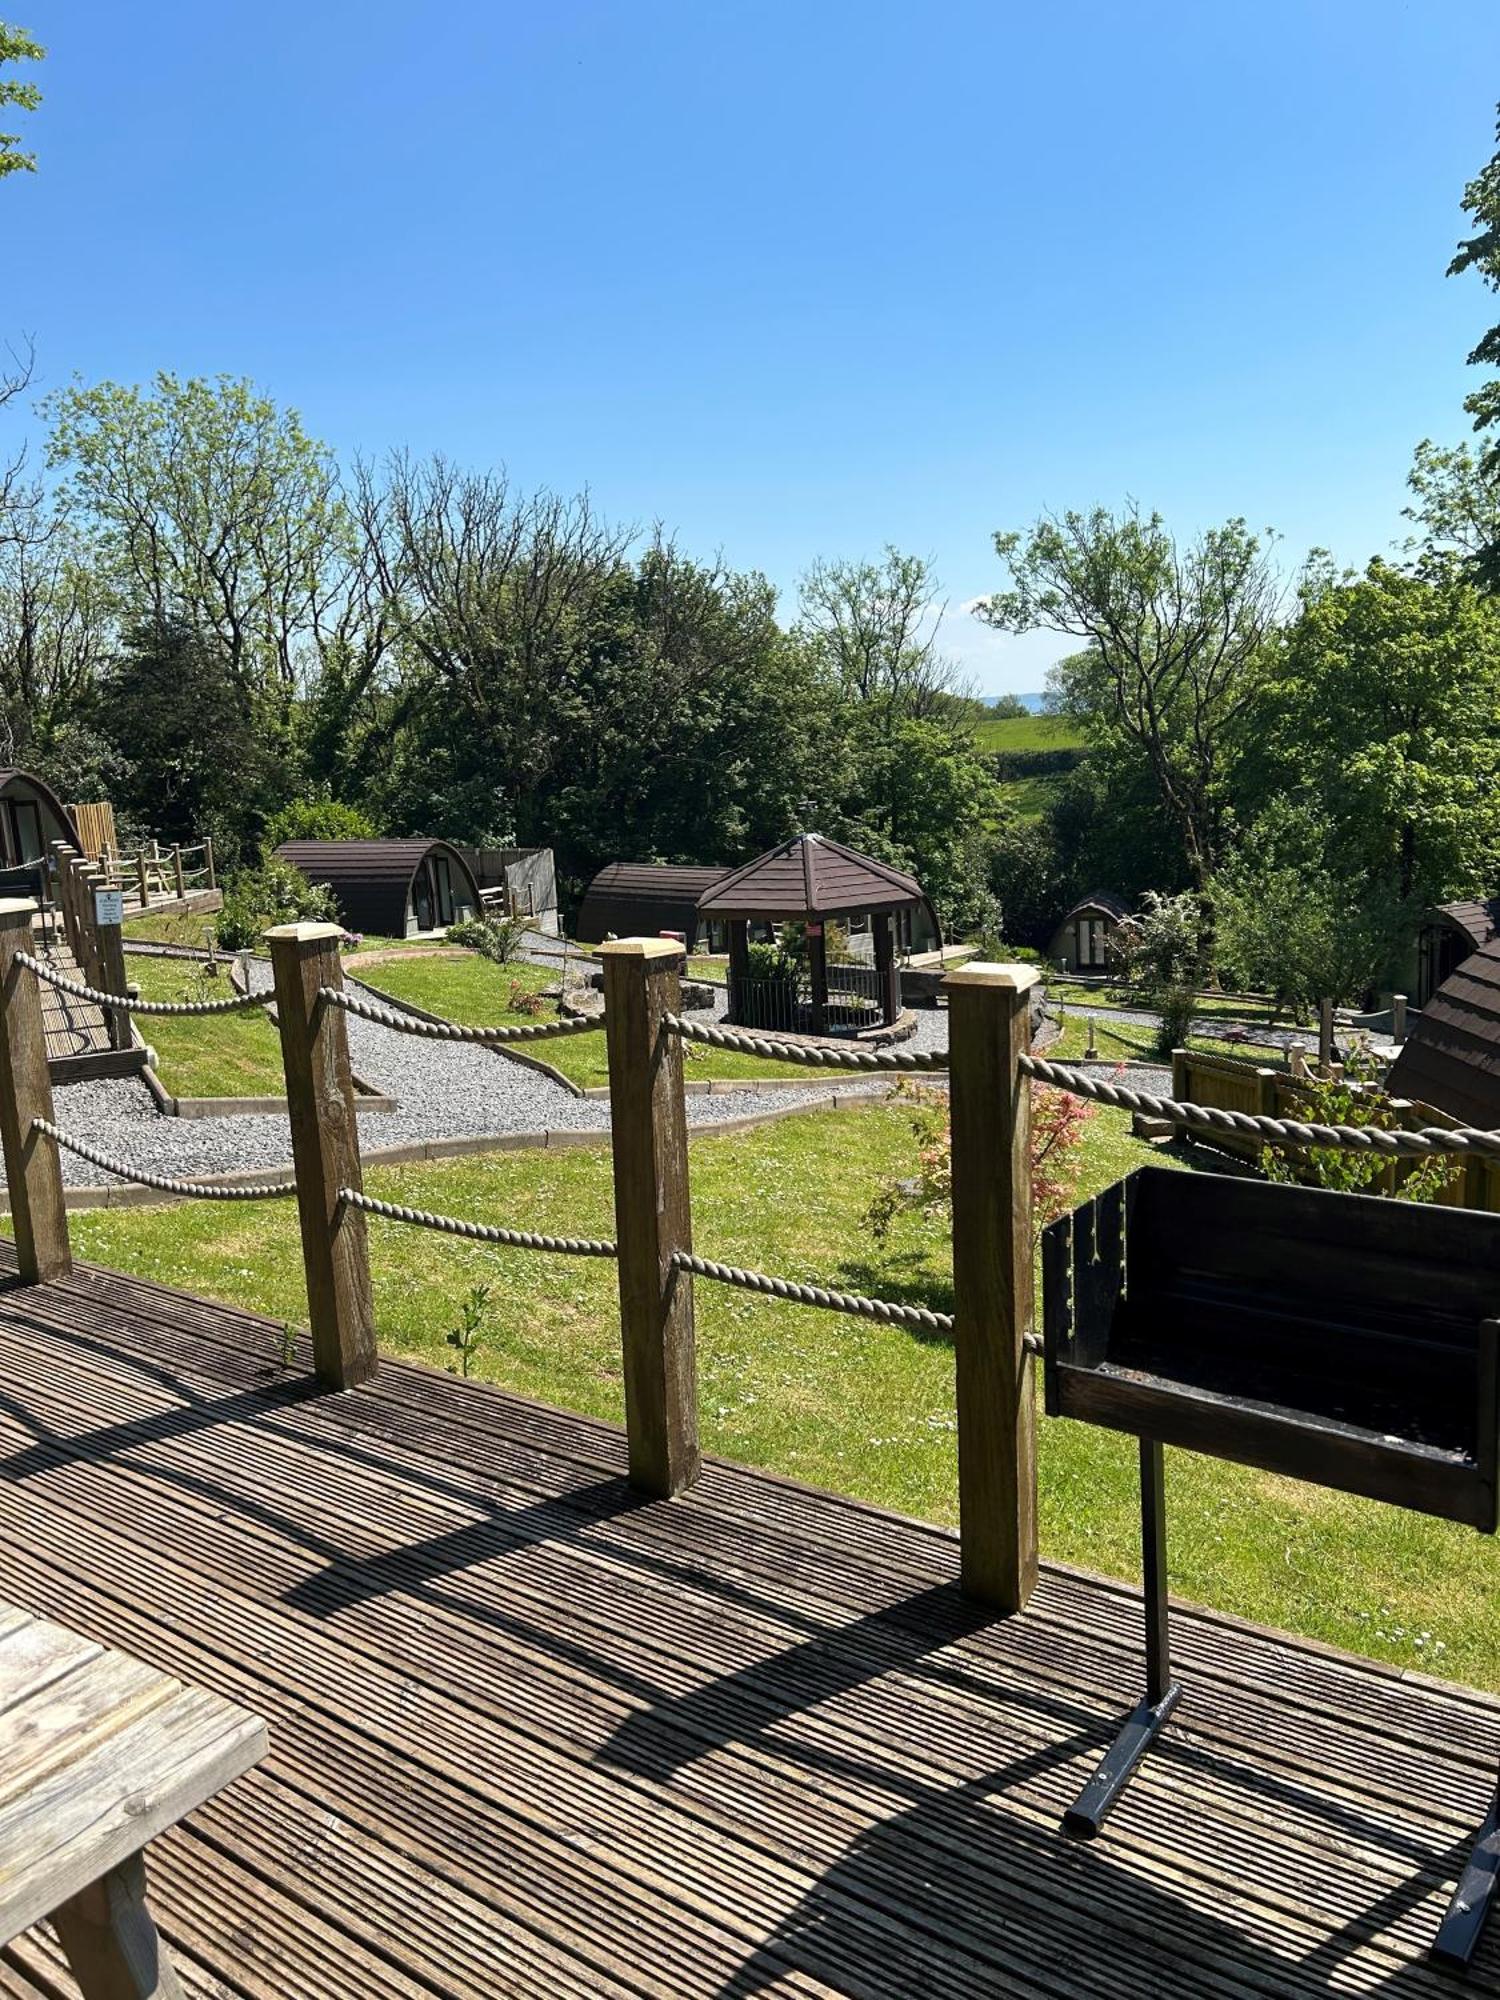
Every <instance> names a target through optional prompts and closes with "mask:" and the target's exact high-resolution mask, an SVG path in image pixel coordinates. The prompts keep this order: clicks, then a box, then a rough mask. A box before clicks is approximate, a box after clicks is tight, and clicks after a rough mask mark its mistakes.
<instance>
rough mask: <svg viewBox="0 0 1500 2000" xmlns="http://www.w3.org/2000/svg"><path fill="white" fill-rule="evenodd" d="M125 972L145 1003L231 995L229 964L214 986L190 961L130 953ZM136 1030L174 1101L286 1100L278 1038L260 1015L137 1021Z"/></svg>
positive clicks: (142, 1018)
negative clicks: (148, 1047) (152, 1051)
mask: <svg viewBox="0 0 1500 2000" xmlns="http://www.w3.org/2000/svg"><path fill="white" fill-rule="evenodd" d="M125 969H126V972H127V973H128V974H129V976H130V978H131V979H132V980H134V981H135V983H136V984H137V985H138V986H139V987H140V989H141V996H142V998H143V999H146V1000H223V999H227V998H228V997H229V996H230V994H231V993H232V992H233V991H234V989H233V987H232V986H231V985H230V983H229V973H228V967H227V965H221V967H220V971H219V975H218V977H217V978H216V979H209V978H207V977H206V976H205V975H204V971H203V968H202V967H201V966H200V965H198V964H196V963H194V962H193V961H191V960H188V959H181V958H153V957H151V956H149V955H147V954H145V953H142V952H132V951H127V953H126V956H125ZM136 1026H137V1027H138V1028H139V1030H140V1033H141V1036H142V1038H143V1040H145V1041H148V1042H149V1043H150V1044H151V1046H152V1047H153V1048H154V1049H155V1050H156V1053H157V1058H158V1060H157V1065H156V1073H157V1075H158V1076H159V1077H160V1078H161V1081H162V1084H163V1087H164V1088H165V1089H167V1090H169V1091H170V1092H171V1093H172V1095H173V1096H174V1097H280V1096H282V1095H283V1094H284V1093H285V1090H286V1082H285V1078H284V1075H283V1071H282V1067H281V1037H280V1036H279V1035H278V1034H277V1032H276V1029H275V1028H274V1027H273V1026H272V1024H271V1022H270V1021H269V1019H268V1018H267V1017H266V1015H265V1014H264V1013H263V1012H261V1011H260V1010H259V1009H256V1010H255V1011H254V1012H253V1013H244V1014H204V1015H198V1016H196V1017H189V1018H187V1019H173V1018H172V1017H171V1016H170V1015H167V1016H160V1015H154V1014H142V1015H140V1016H139V1017H138V1019H137V1021H136Z"/></svg>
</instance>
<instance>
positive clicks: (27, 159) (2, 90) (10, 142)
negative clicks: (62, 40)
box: [0, 21, 47, 180]
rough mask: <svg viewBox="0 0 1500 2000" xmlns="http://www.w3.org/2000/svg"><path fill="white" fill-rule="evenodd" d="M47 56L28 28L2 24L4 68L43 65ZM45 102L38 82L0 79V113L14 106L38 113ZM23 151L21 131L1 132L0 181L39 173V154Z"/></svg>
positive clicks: (0, 38)
mask: <svg viewBox="0 0 1500 2000" xmlns="http://www.w3.org/2000/svg"><path fill="white" fill-rule="evenodd" d="M46 53H47V51H46V50H45V49H44V48H43V47H42V46H41V44H40V43H39V42H37V41H35V40H33V38H32V37H31V36H30V35H28V34H27V32H26V30H25V29H24V28H14V27H11V26H10V25H9V24H8V23H7V22H5V21H0V68H5V67H8V66H9V65H10V64H11V63H24V62H40V61H41V59H42V57H43V56H44V55H45V54H46ZM41 101H42V93H41V91H40V90H38V89H37V87H36V85H35V84H34V83H26V82H23V81H22V80H21V79H20V78H19V77H14V76H0V111H4V110H6V109H7V108H9V107H11V106H14V108H15V109H16V110H17V111H35V110H36V108H37V106H38V105H39V104H40V103H41ZM20 148H21V135H20V134H19V133H18V132H0V180H3V179H4V178H5V176H6V175H7V174H17V173H28V174H29V173H34V172H35V171H36V155H35V154H34V153H23V152H22V151H21V149H20Z"/></svg>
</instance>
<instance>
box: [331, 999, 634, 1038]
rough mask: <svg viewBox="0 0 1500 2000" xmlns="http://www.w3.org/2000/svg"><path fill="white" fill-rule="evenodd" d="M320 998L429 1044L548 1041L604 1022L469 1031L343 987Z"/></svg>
mask: <svg viewBox="0 0 1500 2000" xmlns="http://www.w3.org/2000/svg"><path fill="white" fill-rule="evenodd" d="M318 998H319V999H320V1000H322V1001H324V1002H325V1003H326V1004H327V1005H328V1006H330V1007H339V1008H342V1009H343V1011H344V1012H345V1013H346V1014H353V1015H355V1016H356V1017H357V1018H358V1019H359V1020H361V1021H373V1022H374V1023H375V1025H376V1026H377V1027H380V1028H394V1030H395V1031H396V1033H397V1034H398V1035H415V1036H416V1037H417V1038H418V1039H419V1040H421V1041H428V1042H480V1043H484V1044H492V1043H496V1042H549V1041H555V1040H556V1039H557V1038H558V1036H560V1035H587V1034H597V1033H598V1032H599V1030H600V1028H601V1027H602V1026H603V1022H602V1021H592V1020H577V1021H536V1022H525V1023H522V1024H518V1025H516V1026H513V1027H506V1028H466V1027H464V1026H462V1025H461V1024H460V1023H459V1022H457V1021H426V1020H423V1018H422V1017H421V1015H419V1014H407V1013H405V1012H403V1011H402V1010H401V1009H400V1008H399V1007H383V1006H382V1005H381V1004H380V1002H379V1001H378V1000H366V999H364V998H363V997H362V996H361V995H360V994H358V993H351V992H349V991H348V990H347V988H345V987H342V986H320V987H319V988H318Z"/></svg>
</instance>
